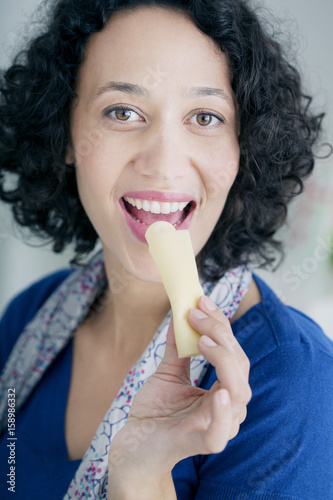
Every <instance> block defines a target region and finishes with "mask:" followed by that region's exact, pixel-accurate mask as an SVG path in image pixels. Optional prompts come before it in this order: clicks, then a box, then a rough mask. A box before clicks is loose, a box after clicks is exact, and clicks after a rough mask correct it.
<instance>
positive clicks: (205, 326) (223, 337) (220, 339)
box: [187, 296, 250, 378]
mask: <svg viewBox="0 0 333 500" xmlns="http://www.w3.org/2000/svg"><path fill="white" fill-rule="evenodd" d="M204 299H205V300H204ZM208 300H209V299H208V297H206V296H203V297H201V298H200V300H199V302H198V308H194V309H191V311H190V312H189V314H188V318H187V319H188V322H189V323H190V325H191V326H192V327H193V328H194V329H195V330H196V331H197V332H198V333H199V334H200V335H207V336H208V337H210V338H212V339H213V340H214V341H215V342H216V343H217V344H219V345H221V346H224V347H225V349H226V350H227V351H226V352H228V353H230V354H233V355H234V356H235V359H237V362H238V363H239V364H240V366H241V367H242V370H243V372H244V376H245V378H248V376H249V371H250V362H249V360H248V357H247V356H246V354H245V352H244V351H243V349H242V347H241V346H240V344H239V343H238V342H237V340H236V338H235V336H234V334H233V332H232V329H231V326H230V323H229V320H228V319H227V317H226V316H225V315H224V314H223V313H222V311H220V310H219V309H218V308H217V307H216V306H215V304H213V302H211V301H210V304H211V305H210V307H214V308H215V309H214V310H209V309H208V308H207V307H206V305H205V302H206V301H208ZM199 307H200V309H199Z"/></svg>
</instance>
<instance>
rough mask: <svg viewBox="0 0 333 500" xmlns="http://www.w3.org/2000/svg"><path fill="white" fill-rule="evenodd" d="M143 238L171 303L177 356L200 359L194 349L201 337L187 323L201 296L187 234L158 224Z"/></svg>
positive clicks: (168, 225) (150, 227) (196, 350)
mask: <svg viewBox="0 0 333 500" xmlns="http://www.w3.org/2000/svg"><path fill="white" fill-rule="evenodd" d="M145 236H146V240H147V242H148V244H149V251H150V253H151V255H152V257H153V259H154V261H155V263H156V266H157V268H158V270H159V273H160V276H161V278H162V281H163V284H164V287H165V290H166V293H167V294H168V297H169V300H170V304H171V308H172V315H173V325H174V330H175V337H176V345H177V351H178V356H179V358H188V357H190V356H197V355H200V352H199V351H198V347H197V340H198V338H199V337H200V335H199V334H198V333H197V332H196V331H195V330H193V328H191V326H190V325H189V323H188V321H187V319H186V318H187V314H188V312H189V310H190V309H192V308H193V307H196V306H197V302H198V299H199V298H200V297H201V296H202V295H203V290H202V288H201V285H200V283H199V278H198V270H197V266H196V262H195V256H194V252H193V248H192V243H191V238H190V234H189V232H188V231H184V230H183V231H182V230H178V231H176V229H175V228H174V226H173V225H172V224H169V222H165V221H158V222H154V223H153V224H151V225H150V226H149V227H148V229H147V231H146V235H145Z"/></svg>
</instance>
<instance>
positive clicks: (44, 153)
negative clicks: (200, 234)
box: [0, 0, 323, 281]
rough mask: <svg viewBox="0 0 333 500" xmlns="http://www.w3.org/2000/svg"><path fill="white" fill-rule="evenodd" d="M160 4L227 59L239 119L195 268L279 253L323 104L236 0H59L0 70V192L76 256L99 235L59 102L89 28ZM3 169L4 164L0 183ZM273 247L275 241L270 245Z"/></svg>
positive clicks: (262, 261)
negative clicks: (83, 196) (234, 161)
mask: <svg viewBox="0 0 333 500" xmlns="http://www.w3.org/2000/svg"><path fill="white" fill-rule="evenodd" d="M140 6H163V7H167V8H171V9H173V10H175V11H181V12H186V13H187V14H188V15H190V16H191V18H192V19H193V21H194V23H195V24H196V26H197V27H198V28H199V29H200V30H201V31H202V32H203V33H205V34H206V35H208V36H209V37H211V38H212V39H213V40H215V41H216V42H217V43H218V45H219V47H220V48H221V51H222V52H224V53H225V54H226V55H227V57H228V61H229V65H230V69H231V74H232V87H233V91H234V92H235V95H236V97H237V101H238V106H239V119H240V125H241V130H240V137H239V144H240V167H239V172H238V175H237V177H236V180H235V182H234V184H233V186H232V188H231V190H230V192H229V196H228V198H227V201H226V205H225V208H224V210H223V216H221V217H220V219H219V221H218V222H217V224H216V227H215V228H214V231H213V233H212V234H211V236H210V238H209V240H208V242H207V243H206V245H205V247H204V248H203V249H202V250H201V252H200V254H199V256H198V259H197V260H198V266H199V271H200V273H201V274H202V276H203V277H205V278H206V279H209V280H213V281H214V280H216V279H218V278H219V277H221V276H222V275H223V274H224V272H225V271H226V270H227V269H230V268H232V267H234V266H237V265H239V264H248V263H256V264H257V265H260V266H261V267H265V266H266V267H269V266H271V265H272V264H273V263H274V262H276V260H277V256H278V254H279V253H280V256H281V255H283V250H282V244H281V242H279V241H277V240H275V239H274V234H275V233H276V231H277V229H278V228H279V227H280V226H281V225H282V224H283V223H284V222H285V220H286V217H287V204H288V202H289V201H290V200H291V199H292V198H293V197H294V196H295V195H296V194H298V193H300V192H301V191H302V190H303V179H304V178H306V177H307V176H308V175H309V174H310V172H311V171H312V169H313V166H314V155H313V152H312V146H313V144H314V143H315V141H316V139H317V138H318V134H319V132H320V129H321V121H322V118H323V114H318V115H315V114H312V113H311V112H310V110H309V105H310V103H311V98H310V97H308V96H306V95H304V93H303V91H302V88H301V82H300V75H299V73H298V71H297V70H296V69H295V68H294V67H293V66H292V65H291V64H289V63H288V61H287V60H286V57H285V55H284V52H283V50H282V48H281V45H280V44H279V43H278V42H277V41H276V40H274V37H273V36H269V35H268V34H267V33H266V32H265V30H264V29H263V27H262V25H261V23H260V21H259V18H258V16H257V15H256V14H255V13H254V11H252V10H251V8H250V7H249V6H248V4H247V3H246V1H245V0H170V1H168V0H161V1H160V0H58V1H56V2H55V3H54V4H53V6H52V11H51V16H50V18H49V19H50V20H49V21H48V25H47V27H46V28H45V30H44V32H43V34H41V35H39V36H37V37H35V38H34V39H33V40H32V41H31V42H30V44H29V46H28V48H27V49H26V50H24V51H23V52H20V54H19V55H18V56H17V57H16V59H15V61H14V63H13V65H12V66H11V67H10V68H9V69H8V70H7V71H6V72H5V73H4V75H3V77H2V81H1V88H0V90H1V102H0V197H1V198H2V200H4V201H5V202H8V203H11V204H12V208H13V213H14V217H15V220H16V221H17V222H18V223H19V224H20V225H22V226H28V227H29V228H30V229H32V231H33V232H36V233H38V234H39V235H41V236H43V237H46V238H51V239H52V241H53V249H54V251H55V252H61V251H62V250H63V249H64V247H65V246H66V245H67V244H69V243H70V242H73V241H74V243H75V251H76V261H77V262H78V261H79V260H80V258H82V257H83V256H84V255H85V254H87V253H88V252H90V251H91V250H92V249H93V248H94V246H95V244H96V241H97V239H98V235H97V233H96V231H95V229H94V228H93V226H92V224H91V222H90V220H89V219H88V217H87V215H86V213H85V211H84V209H83V206H82V204H81V201H80V198H79V195H78V191H77V187H76V180H75V173H74V168H71V166H70V165H66V163H65V156H66V151H67V150H68V147H69V141H70V110H71V105H72V102H73V100H74V98H75V96H76V94H75V86H76V79H77V74H78V68H79V66H80V64H81V63H82V62H83V60H84V55H85V46H86V43H87V41H88V39H89V36H90V35H91V34H93V33H95V32H99V31H101V30H102V29H103V28H104V26H105V25H106V23H107V21H108V20H109V19H110V16H111V15H112V14H113V13H114V12H116V11H119V10H126V9H129V10H132V9H135V8H137V7H140ZM5 173H10V174H15V176H16V179H17V183H16V185H15V186H14V187H12V188H8V185H7V187H5ZM276 251H278V252H276Z"/></svg>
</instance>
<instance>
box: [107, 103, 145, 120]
mask: <svg viewBox="0 0 333 500" xmlns="http://www.w3.org/2000/svg"><path fill="white" fill-rule="evenodd" d="M105 115H106V116H110V117H111V118H113V119H114V120H116V121H120V122H133V121H135V120H137V119H138V118H139V119H141V117H140V116H139V115H138V113H136V111H134V110H133V109H131V108H127V107H126V106H116V107H113V108H109V109H107V110H106V112H105Z"/></svg>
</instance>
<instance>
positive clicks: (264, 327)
mask: <svg viewBox="0 0 333 500" xmlns="http://www.w3.org/2000/svg"><path fill="white" fill-rule="evenodd" d="M254 280H255V282H256V284H257V287H258V289H259V291H260V294H261V298H262V300H261V301H260V302H258V303H256V304H255V305H254V306H253V307H251V308H250V309H249V310H247V311H246V313H245V314H244V315H243V316H242V317H241V318H239V319H238V320H237V321H236V322H235V323H234V324H233V325H232V329H233V331H234V334H235V336H236V338H237V340H238V341H239V342H240V344H241V345H242V347H243V349H244V350H245V352H246V353H247V355H248V356H249V357H250V358H251V364H252V365H254V364H256V363H257V362H259V361H260V360H261V359H263V358H265V357H266V356H267V355H269V354H271V353H273V351H275V350H278V351H282V350H284V349H288V348H289V349H291V350H292V349H297V348H299V349H301V348H302V346H303V348H304V347H305V346H308V350H309V351H311V352H312V353H313V354H314V353H317V354H319V353H322V354H323V355H326V356H328V357H330V358H331V359H333V342H332V340H330V339H329V338H328V337H327V336H326V335H325V334H324V332H323V331H322V329H321V328H320V326H319V325H318V324H317V323H315V322H314V321H313V320H312V319H311V318H309V317H308V316H306V315H305V314H304V313H302V312H301V311H298V310H297V309H294V308H292V307H290V306H287V305H286V304H284V303H283V302H281V301H280V299H279V298H278V297H277V296H276V295H275V293H274V292H273V290H271V288H270V287H269V286H268V285H267V284H266V283H265V282H264V281H263V280H261V279H260V278H259V277H258V276H256V275H255V274H254Z"/></svg>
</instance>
